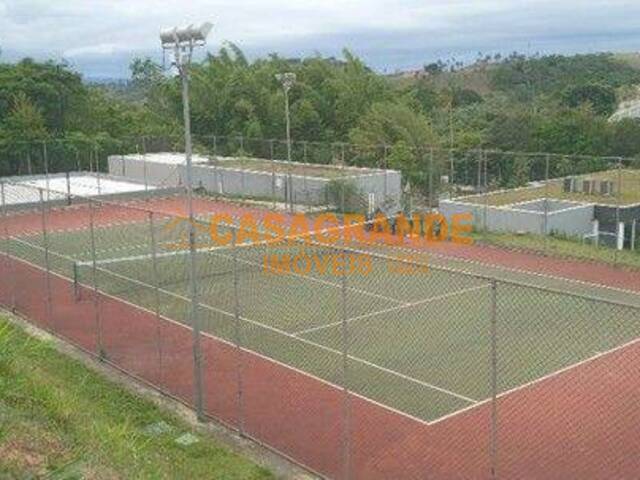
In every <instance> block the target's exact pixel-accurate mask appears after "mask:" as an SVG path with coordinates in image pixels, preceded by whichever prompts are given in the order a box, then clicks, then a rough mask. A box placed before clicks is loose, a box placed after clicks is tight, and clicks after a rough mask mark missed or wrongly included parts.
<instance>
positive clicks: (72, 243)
mask: <svg viewBox="0 0 640 480" xmlns="http://www.w3.org/2000/svg"><path fill="white" fill-rule="evenodd" d="M167 223H168V222H157V223H156V224H155V228H154V229H153V232H154V234H153V236H152V235H151V231H152V230H151V228H150V226H149V225H148V224H137V223H123V224H120V225H118V224H114V225H110V226H109V227H103V228H96V229H95V230H94V234H93V235H91V232H90V230H89V229H84V230H82V229H81V230H76V231H68V232H52V233H50V234H49V235H48V236H47V239H46V240H47V242H48V245H49V260H50V262H49V263H50V266H51V270H52V271H53V272H55V273H57V274H60V275H62V276H64V277H67V278H69V280H70V288H73V287H72V285H73V281H74V280H75V281H77V282H79V283H80V284H82V285H86V286H93V282H94V268H93V261H94V260H95V262H96V268H95V282H96V286H97V288H98V289H99V290H101V291H102V292H104V293H106V294H109V295H113V296H116V297H119V298H122V299H124V300H127V301H129V302H131V303H133V304H136V305H139V306H141V307H144V308H146V309H148V310H150V311H152V312H156V311H157V312H158V313H160V314H161V315H163V316H165V317H168V318H171V319H174V320H177V321H179V322H183V323H188V320H187V319H188V312H189V299H188V291H189V289H188V259H189V257H188V255H187V254H186V252H185V251H184V250H181V249H180V247H179V244H180V243H179V242H180V241H181V240H182V239H183V235H182V233H183V232H179V231H176V230H175V229H170V228H166V227H167ZM204 237H205V234H204V232H201V233H200V235H199V240H201V241H202V243H204ZM44 241H45V239H44V237H43V236H42V235H31V236H22V237H19V238H12V239H11V240H10V241H4V242H3V243H2V245H1V246H2V251H3V252H8V253H9V254H11V255H13V256H16V257H19V258H24V259H26V260H28V261H30V262H31V263H34V264H38V265H43V264H44V249H43V246H44ZM153 244H155V245H156V246H157V250H156V255H155V263H154V260H153V255H151V252H152V245H153ZM94 246H95V259H94V256H93V254H92V251H93V248H92V247H94ZM302 252H304V254H305V255H311V256H316V255H317V258H318V259H320V260H319V261H322V259H325V260H326V259H328V261H329V262H333V261H334V257H332V255H335V254H336V252H332V251H328V250H327V249H326V248H318V247H312V248H309V247H305V248H304V250H301V249H300V247H298V246H279V247H275V248H274V247H272V246H269V247H265V246H253V247H251V248H238V249H236V250H235V252H234V251H233V250H232V249H230V248H225V249H220V248H215V249H214V248H209V249H204V248H203V249H202V250H199V251H198V252H197V254H196V255H197V277H198V293H199V300H200V307H199V309H198V314H199V319H200V322H201V326H202V329H203V331H204V332H207V333H209V334H211V335H214V336H216V337H219V338H222V339H224V340H226V341H228V342H231V343H235V342H238V341H239V342H240V343H241V345H242V346H243V347H244V348H246V349H249V350H252V351H255V352H258V353H260V354H262V355H265V356H267V357H270V358H273V359H275V360H277V361H280V362H282V363H285V364H287V365H290V366H292V367H295V368H297V369H299V370H302V371H304V372H307V373H309V374H311V375H314V376H316V377H319V378H321V379H323V380H326V381H329V382H332V383H334V384H336V385H343V383H344V382H345V381H346V382H347V383H348V386H349V388H350V389H351V390H352V391H354V392H356V393H358V394H360V395H362V396H364V397H366V398H369V399H372V400H374V401H376V402H379V403H381V404H383V405H386V406H388V407H391V408H393V409H396V410H398V411H401V412H403V413H405V414H408V415H411V416H413V417H416V418H418V419H420V420H422V421H425V422H432V421H435V420H437V419H441V418H443V417H445V416H448V415H451V414H454V413H455V412H457V411H460V410H462V409H466V408H469V407H472V406H474V405H476V404H480V403H482V402H484V401H485V400H487V399H488V398H490V397H491V395H492V388H491V386H492V377H491V371H492V364H493V362H496V364H497V367H498V369H497V378H496V381H497V388H498V393H500V392H506V391H510V390H512V389H516V388H518V387H520V386H523V385H526V384H528V383H530V382H533V381H536V380H538V379H541V378H542V377H546V376H549V375H552V374H553V373H554V372H557V371H559V370H561V369H565V368H567V367H570V366H572V365H575V364H578V363H580V362H583V361H585V360H586V359H589V358H591V357H594V356H597V355H601V354H602V353H603V352H607V351H609V350H612V349H615V348H617V347H619V346H621V345H624V344H625V343H628V342H630V341H633V340H634V339H636V338H638V337H639V336H640V300H639V299H638V297H637V296H635V295H633V294H631V293H627V292H623V291H618V290H613V289H607V288H601V287H597V286H594V285H586V284H580V283H574V282H570V281H568V280H562V279H557V278H552V277H542V276H533V275H529V274H527V273H524V272H514V271H511V272H507V271H505V270H501V269H499V268H498V267H491V266H486V265H481V264H463V263H462V262H460V261H456V260H452V259H446V258H442V257H433V259H432V260H433V261H431V259H430V265H429V268H428V269H426V271H423V270H419V269H416V270H415V271H414V270H411V269H407V268H405V269H400V268H398V266H399V265H401V266H405V267H406V266H407V264H406V263H401V264H399V263H398V262H397V261H393V260H390V259H389V258H387V256H390V255H392V254H393V253H394V252H393V251H392V250H390V249H389V248H386V249H382V248H379V249H377V252H376V253H375V255H376V256H375V257H372V258H371V259H370V261H371V264H370V266H371V270H370V271H369V272H368V273H366V274H365V273H363V272H360V273H359V272H354V273H351V274H349V275H346V276H343V275H336V274H335V273H334V272H333V271H332V270H331V269H327V271H325V272H324V273H320V271H319V270H318V268H316V265H314V267H313V268H311V269H310V271H309V272H308V273H305V274H301V273H296V272H295V271H293V272H289V273H273V272H267V271H265V269H264V258H265V255H285V254H286V255H290V256H292V257H293V256H295V255H297V254H301V253H302ZM347 255H354V256H355V255H356V254H355V253H348V254H347ZM385 255H386V256H385ZM462 268H464V269H467V270H469V269H471V270H473V273H474V275H471V274H466V273H462V272H459V271H457V270H456V269H462ZM303 270H304V269H303ZM234 271H235V272H237V282H234ZM483 276H495V277H497V278H498V279H499V281H497V282H492V281H491V280H490V279H487V278H483ZM514 281H517V282H524V283H525V284H529V285H521V284H516V283H510V282H514ZM236 292H237V296H236V295H235V294H234V293H236ZM564 292H566V293H564ZM585 295H589V296H593V297H598V298H600V299H601V300H595V299H592V298H587V297H586V296H585ZM79 301H82V299H79ZM157 301H159V303H157ZM132 321H133V320H132ZM345 346H346V347H347V349H348V353H349V356H348V361H347V376H346V379H345V376H344V370H343V355H342V353H341V352H342V350H343V348H344V347H345ZM206 361H207V359H206V358H205V362H206ZM213 368H215V367H213Z"/></svg>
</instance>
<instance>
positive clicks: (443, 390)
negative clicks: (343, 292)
mask: <svg viewBox="0 0 640 480" xmlns="http://www.w3.org/2000/svg"><path fill="white" fill-rule="evenodd" d="M28 263H30V262H28ZM246 263H253V262H246ZM96 268H97V269H98V270H103V271H105V272H106V273H107V274H109V275H112V276H114V277H119V278H122V279H123V280H125V281H128V282H131V283H135V284H139V285H142V286H144V287H147V288H150V289H155V288H156V287H154V286H153V285H148V284H146V283H145V282H142V281H139V280H136V279H132V278H130V277H126V276H124V275H120V274H118V273H115V272H112V271H109V270H106V269H102V268H100V267H96ZM294 275H298V274H294ZM304 278H307V277H304ZM309 278H312V279H314V280H318V281H321V282H326V283H329V284H331V285H333V286H336V287H339V286H340V285H338V284H334V283H331V282H327V281H323V280H320V279H315V278H314V277H309ZM483 287H484V286H483ZM158 291H160V292H162V293H165V294H167V295H170V296H172V297H174V298H178V299H180V300H182V301H185V302H189V301H190V300H189V298H187V297H185V296H183V295H180V294H177V293H175V292H171V291H168V290H164V289H158ZM364 292H365V291H363V293H364ZM200 306H201V307H203V308H205V309H207V310H211V311H214V312H216V313H220V314H222V315H226V316H229V317H233V316H234V314H232V313H230V312H226V311H224V310H222V309H219V308H216V307H213V306H211V305H207V304H200ZM240 319H241V320H242V321H244V322H246V323H250V324H253V325H256V326H258V327H260V328H265V329H267V330H271V331H273V332H275V333H278V334H279V335H282V336H285V337H287V338H290V339H294V340H296V341H298V342H301V343H305V344H308V345H310V346H313V347H315V348H318V349H321V350H325V351H327V352H330V353H332V354H335V355H342V352H341V351H339V350H336V349H334V348H331V347H328V346H326V345H322V344H320V343H316V342H313V341H311V340H308V339H305V338H300V337H296V336H295V335H293V334H291V333H289V332H286V331H284V330H281V329H279V328H276V327H272V326H270V325H266V324H263V323H260V322H257V321H254V320H250V319H248V318H246V317H243V316H240ZM348 358H350V359H351V360H353V361H355V362H357V363H361V364H362V365H366V366H368V367H371V368H374V369H376V370H379V371H382V372H384V373H388V374H390V375H393V376H396V377H398V378H402V379H403V380H406V381H408V382H411V383H415V384H418V385H421V386H423V387H425V388H429V389H431V390H435V391H438V392H440V393H444V394H447V395H450V396H453V397H456V398H458V399H460V400H464V401H465V402H468V403H474V404H475V403H477V402H478V400H475V399H473V398H471V397H467V396H465V395H461V394H459V393H456V392H453V391H451V390H448V389H446V388H443V387H439V386H437V385H434V384H431V383H428V382H424V381H422V380H419V379H417V378H414V377H411V376H409V375H406V374H404V373H400V372H397V371H395V370H392V369H390V368H387V367H383V366H381V365H378V364H376V363H373V362H370V361H368V360H365V359H363V358H360V357H356V356H353V355H348Z"/></svg>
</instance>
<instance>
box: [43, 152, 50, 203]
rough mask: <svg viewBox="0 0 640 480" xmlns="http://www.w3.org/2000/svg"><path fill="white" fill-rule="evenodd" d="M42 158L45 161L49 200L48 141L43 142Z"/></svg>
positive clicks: (45, 177)
mask: <svg viewBox="0 0 640 480" xmlns="http://www.w3.org/2000/svg"><path fill="white" fill-rule="evenodd" d="M42 159H43V161H44V181H45V185H46V189H47V202H48V201H49V197H50V194H49V191H50V190H49V152H48V151H47V142H46V141H43V142H42Z"/></svg>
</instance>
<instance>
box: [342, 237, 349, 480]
mask: <svg viewBox="0 0 640 480" xmlns="http://www.w3.org/2000/svg"><path fill="white" fill-rule="evenodd" d="M342 255H343V256H344V258H343V260H344V269H345V271H343V272H342V279H341V280H342V281H341V293H342V302H341V312H340V313H341V316H342V318H341V321H342V332H341V334H342V393H343V407H342V408H343V411H342V415H343V416H342V428H343V431H342V454H343V456H342V461H343V464H342V466H343V476H342V478H344V479H346V480H348V479H349V478H350V474H351V397H350V394H349V341H350V340H349V322H348V310H347V306H348V303H347V302H348V298H347V271H346V268H347V267H346V265H347V259H348V258H349V257H348V255H349V253H348V252H347V250H346V249H345V250H343V251H342Z"/></svg>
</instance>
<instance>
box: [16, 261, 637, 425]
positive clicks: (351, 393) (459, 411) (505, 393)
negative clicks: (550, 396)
mask: <svg viewBox="0 0 640 480" xmlns="http://www.w3.org/2000/svg"><path fill="white" fill-rule="evenodd" d="M8 256H9V257H13V255H8ZM13 258H16V259H17V260H18V261H21V262H24V263H26V264H29V265H32V266H33V267H34V268H37V269H39V270H42V268H41V267H40V266H38V265H35V264H33V263H31V262H29V261H27V260H24V259H22V258H19V257H13ZM50 273H51V274H53V275H55V276H58V277H60V278H63V279H65V280H68V278H67V277H65V276H63V275H60V274H58V273H56V272H50ZM140 283H142V282H140ZM161 291H163V293H166V294H168V295H170V296H173V297H177V298H180V299H181V300H184V301H188V299H187V298H186V297H183V296H181V295H178V294H176V293H174V292H169V291H164V290H161ZM101 294H102V295H105V296H107V297H110V298H114V299H116V300H117V301H120V302H123V303H125V304H129V305H132V306H133V307H135V308H138V309H141V310H145V311H148V312H150V311H149V310H147V309H145V308H144V307H142V306H140V305H136V304H133V303H131V302H129V301H127V300H124V299H121V298H119V297H115V296H113V295H110V294H108V293H105V292H101ZM202 306H204V307H207V308H209V309H211V310H214V311H216V310H217V311H218V312H219V313H221V314H223V315H226V316H233V315H232V314H229V313H228V312H224V311H222V310H219V309H215V308H213V307H210V306H208V305H202ZM150 313H153V312H150ZM154 315H155V314H154ZM161 318H163V319H164V320H166V321H168V322H170V323H174V324H176V325H178V326H180V327H183V328H185V329H188V330H189V329H190V327H189V326H188V325H185V324H183V323H180V322H177V321H175V320H172V319H170V318H167V317H164V316H162V315H161ZM241 319H242V320H243V321H247V322H249V323H252V324H256V325H257V326H259V327H263V328H266V329H268V330H273V331H274V332H276V333H280V334H282V335H284V336H290V337H291V338H293V339H295V340H298V341H302V342H304V343H307V344H310V345H312V346H316V347H318V348H320V349H324V350H328V351H331V352H337V351H335V350H333V349H330V348H328V347H324V346H322V345H320V344H315V343H314V342H310V341H306V340H304V339H301V338H297V337H293V336H292V335H291V334H288V333H287V332H284V331H280V330H279V329H276V328H274V327H270V326H268V325H264V324H260V323H259V322H254V321H251V320H248V319H244V318H241ZM204 334H205V335H206V336H208V337H210V338H214V339H216V340H220V341H222V342H224V343H227V344H230V343H229V342H228V341H226V340H223V339H219V338H218V337H215V336H214V335H212V334H210V333H206V332H205V333H204ZM638 342H640V337H638V338H636V339H634V340H632V341H630V342H627V343H625V344H622V345H619V346H617V347H614V348H612V349H610V350H607V351H605V352H601V353H598V354H596V355H594V356H592V357H590V358H587V359H585V360H582V361H580V362H577V363H575V364H572V365H569V366H567V367H565V368H562V369H560V370H558V371H555V372H552V373H550V374H548V375H545V376H543V377H540V378H537V379H535V380H533V381H531V382H528V383H525V384H523V385H520V386H518V387H515V388H512V389H510V390H507V391H505V392H502V393H500V394H498V395H497V398H503V397H505V396H507V395H512V394H514V393H515V392H517V391H519V390H522V389H525V388H528V387H531V386H533V385H536V384H538V383H541V382H543V381H546V380H548V379H550V378H553V377H555V376H558V375H561V374H562V373H565V372H567V371H570V370H572V369H575V368H577V367H580V366H582V365H584V364H587V363H590V362H593V361H595V360H597V359H599V358H602V357H604V356H607V355H610V354H612V353H615V352H617V351H620V350H623V349H625V348H628V347H630V346H632V345H635V344H636V343H638ZM242 350H243V351H246V352H248V353H251V354H253V355H256V356H258V357H260V358H263V359H265V360H268V361H271V362H273V363H275V364H278V365H281V366H283V367H285V368H287V369H289V370H292V371H295V372H298V373H300V374H302V375H305V376H308V377H310V378H314V379H316V380H318V381H320V382H321V383H323V384H326V385H329V386H331V387H334V388H339V389H342V387H341V386H338V385H336V384H333V383H331V382H329V381H327V380H324V379H322V378H319V377H317V376H315V375H313V374H311V373H309V372H306V371H303V370H300V369H297V368H296V367H293V366H291V365H288V364H285V363H282V362H280V361H278V360H276V359H273V358H271V357H267V356H265V355H263V354H260V353H258V352H254V351H252V350H249V349H245V348H242ZM338 353H341V352H338ZM349 358H351V359H354V360H358V359H357V358H356V357H351V356H350V357H349ZM372 365H373V366H376V365H375V364H372ZM407 380H411V377H407ZM413 380H415V379H413ZM427 385H428V384H427ZM349 393H350V395H353V396H355V397H358V398H361V399H363V400H365V401H367V402H370V403H372V404H374V405H377V406H379V407H381V408H383V409H385V410H388V411H390V412H392V413H396V414H399V415H401V416H403V417H405V418H408V419H410V420H413V421H416V422H418V423H420V424H423V425H427V426H432V425H435V424H438V423H441V422H444V421H446V420H448V419H450V418H453V417H455V416H457V415H461V414H463V413H465V412H468V411H470V410H473V409H475V408H479V407H481V406H483V405H486V404H487V403H490V402H491V401H492V399H491V398H488V399H485V400H482V401H476V400H472V399H470V398H468V397H466V398H467V399H468V401H470V402H471V403H473V405H470V406H469V407H465V408H463V409H460V410H457V411H455V412H452V413H450V414H447V415H444V416H442V417H439V418H437V419H435V420H432V421H426V420H423V419H421V418H418V417H415V416H413V415H411V414H408V413H406V412H403V411H401V410H398V409H396V408H393V407H391V406H389V405H386V404H383V403H380V402H378V401H376V400H373V399H371V398H369V397H366V396H364V395H362V394H359V393H357V392H353V391H351V392H349ZM455 396H457V394H455Z"/></svg>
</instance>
